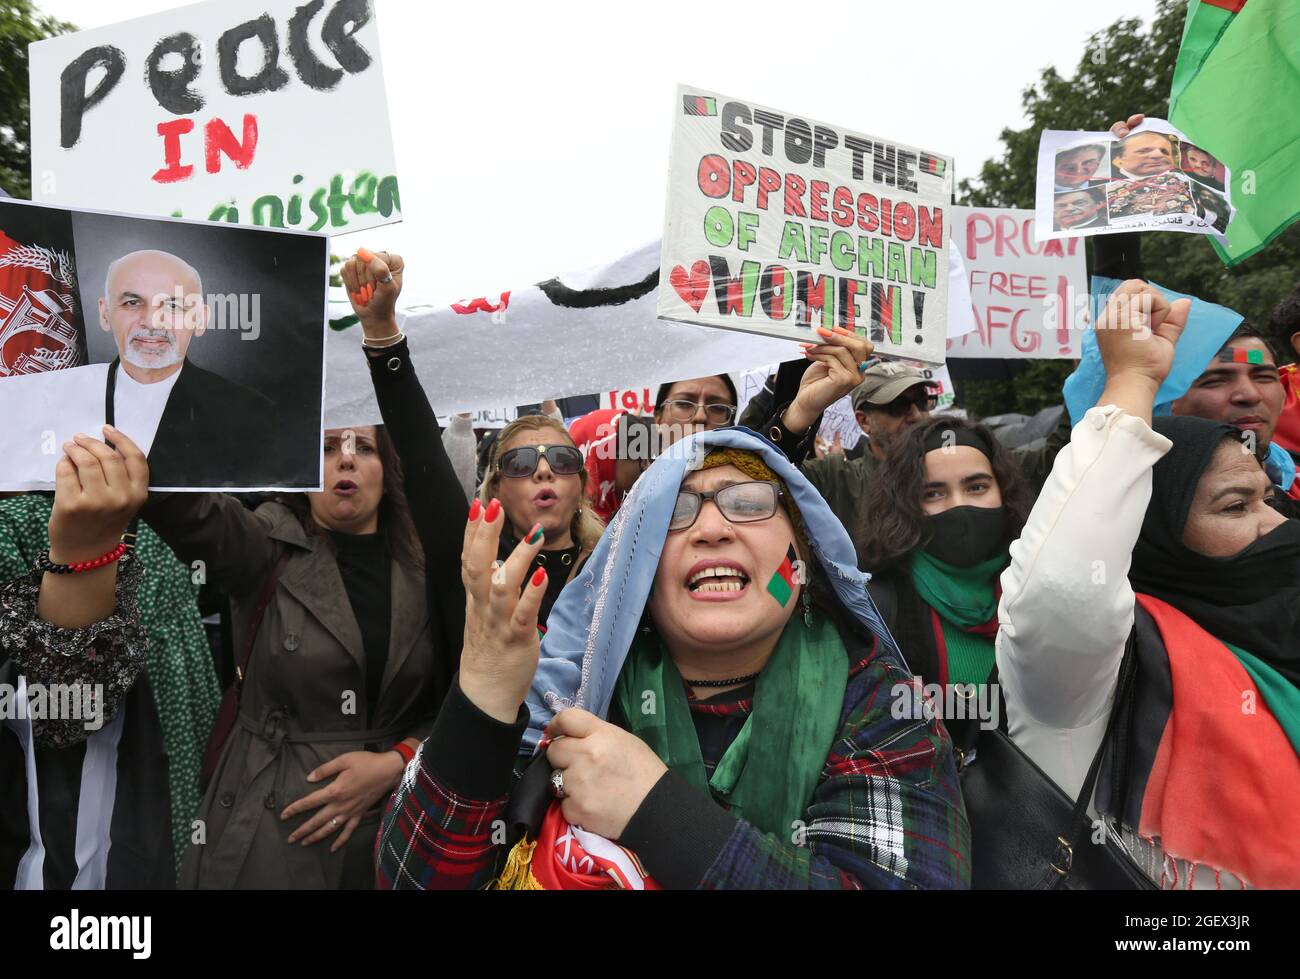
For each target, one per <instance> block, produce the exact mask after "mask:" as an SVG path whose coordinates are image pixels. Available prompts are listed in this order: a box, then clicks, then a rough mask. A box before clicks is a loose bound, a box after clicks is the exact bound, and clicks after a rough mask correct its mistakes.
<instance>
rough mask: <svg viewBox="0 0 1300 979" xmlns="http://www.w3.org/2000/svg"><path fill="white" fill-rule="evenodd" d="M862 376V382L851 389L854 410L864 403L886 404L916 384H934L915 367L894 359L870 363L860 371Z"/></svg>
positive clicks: (860, 408) (858, 409)
mask: <svg viewBox="0 0 1300 979" xmlns="http://www.w3.org/2000/svg"><path fill="white" fill-rule="evenodd" d="M862 378H863V380H862V383H861V384H859V385H858V386H857V387H856V388H854V389H853V410H854V411H861V410H862V408H863V406H865V405H875V406H879V405H887V404H889V402H891V401H893V400H894V399H895V398H897V397H898V396H899V395H901V394H903V393H904V392H905V391H907V390H908V389H910V388H913V387H916V385H918V384H925V385H930V386H933V384H934V382H933V381H932V380H930V379H929V378H928V377H926V376H925V374H924V373H922V372H921V371H920V370H918V369H917V368H915V367H909V366H908V365H907V364H900V363H899V362H898V361H895V360H882V361H880V362H879V363H876V364H872V365H871V366H870V367H868V368H867V369H866V370H865V371H863V372H862Z"/></svg>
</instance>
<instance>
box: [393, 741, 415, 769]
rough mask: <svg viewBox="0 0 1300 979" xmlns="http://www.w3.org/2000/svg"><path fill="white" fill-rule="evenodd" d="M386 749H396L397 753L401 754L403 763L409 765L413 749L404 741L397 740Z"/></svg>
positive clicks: (413, 754) (413, 752)
mask: <svg viewBox="0 0 1300 979" xmlns="http://www.w3.org/2000/svg"><path fill="white" fill-rule="evenodd" d="M388 750H389V751H396V752H397V753H398V754H399V755H401V756H402V764H403V765H409V764H410V763H411V759H412V758H414V757H415V749H414V748H412V747H411V746H410V745H409V744H407V743H406V742H405V741H399V742H397V744H395V745H393V746H392V747H391V748H390V749H388Z"/></svg>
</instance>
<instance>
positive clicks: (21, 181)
mask: <svg viewBox="0 0 1300 979" xmlns="http://www.w3.org/2000/svg"><path fill="white" fill-rule="evenodd" d="M75 30H76V27H74V26H73V25H72V24H67V23H64V22H63V21H60V20H55V19H54V18H53V17H46V16H45V15H43V14H41V13H40V12H39V11H38V10H37V9H36V7H35V5H34V4H32V3H30V2H29V0H0V187H3V188H4V189H5V190H6V191H8V192H9V194H11V195H12V196H14V197H24V198H29V197H31V181H30V179H29V177H30V174H31V172H32V166H31V127H30V119H29V114H30V111H31V109H30V106H29V105H28V101H27V86H28V81H27V45H29V44H31V43H32V42H33V41H39V40H41V39H42V38H46V37H53V36H54V35H56V34H66V33H68V32H70V31H75Z"/></svg>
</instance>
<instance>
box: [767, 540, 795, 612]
mask: <svg viewBox="0 0 1300 979" xmlns="http://www.w3.org/2000/svg"><path fill="white" fill-rule="evenodd" d="M797 560H799V555H797V554H796V553H795V550H794V545H793V544H791V545H790V549H789V550H788V551H786V552H785V560H784V561H782V562H781V566H780V567H779V568H777V569H776V571H775V572H774V573H773V575H772V580H771V581H769V582H768V583H767V590H768V591H769V592H770V593H771V595H772V597H773V598H775V599H776V600H777V601H778V602H780V603H781V605H782V607H784V606H785V605H786V604H787V603H788V602H789V601H790V596H791V595H793V594H794V586H795V580H794V563H795V561H797Z"/></svg>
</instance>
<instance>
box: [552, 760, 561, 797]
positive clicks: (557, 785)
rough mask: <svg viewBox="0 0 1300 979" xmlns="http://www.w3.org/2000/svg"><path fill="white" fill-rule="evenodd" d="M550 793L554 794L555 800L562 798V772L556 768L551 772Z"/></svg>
mask: <svg viewBox="0 0 1300 979" xmlns="http://www.w3.org/2000/svg"><path fill="white" fill-rule="evenodd" d="M551 791H552V792H554V793H555V798H557V799H563V798H564V770H563V769H560V768H557V769H556V770H555V771H553V772H551Z"/></svg>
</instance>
